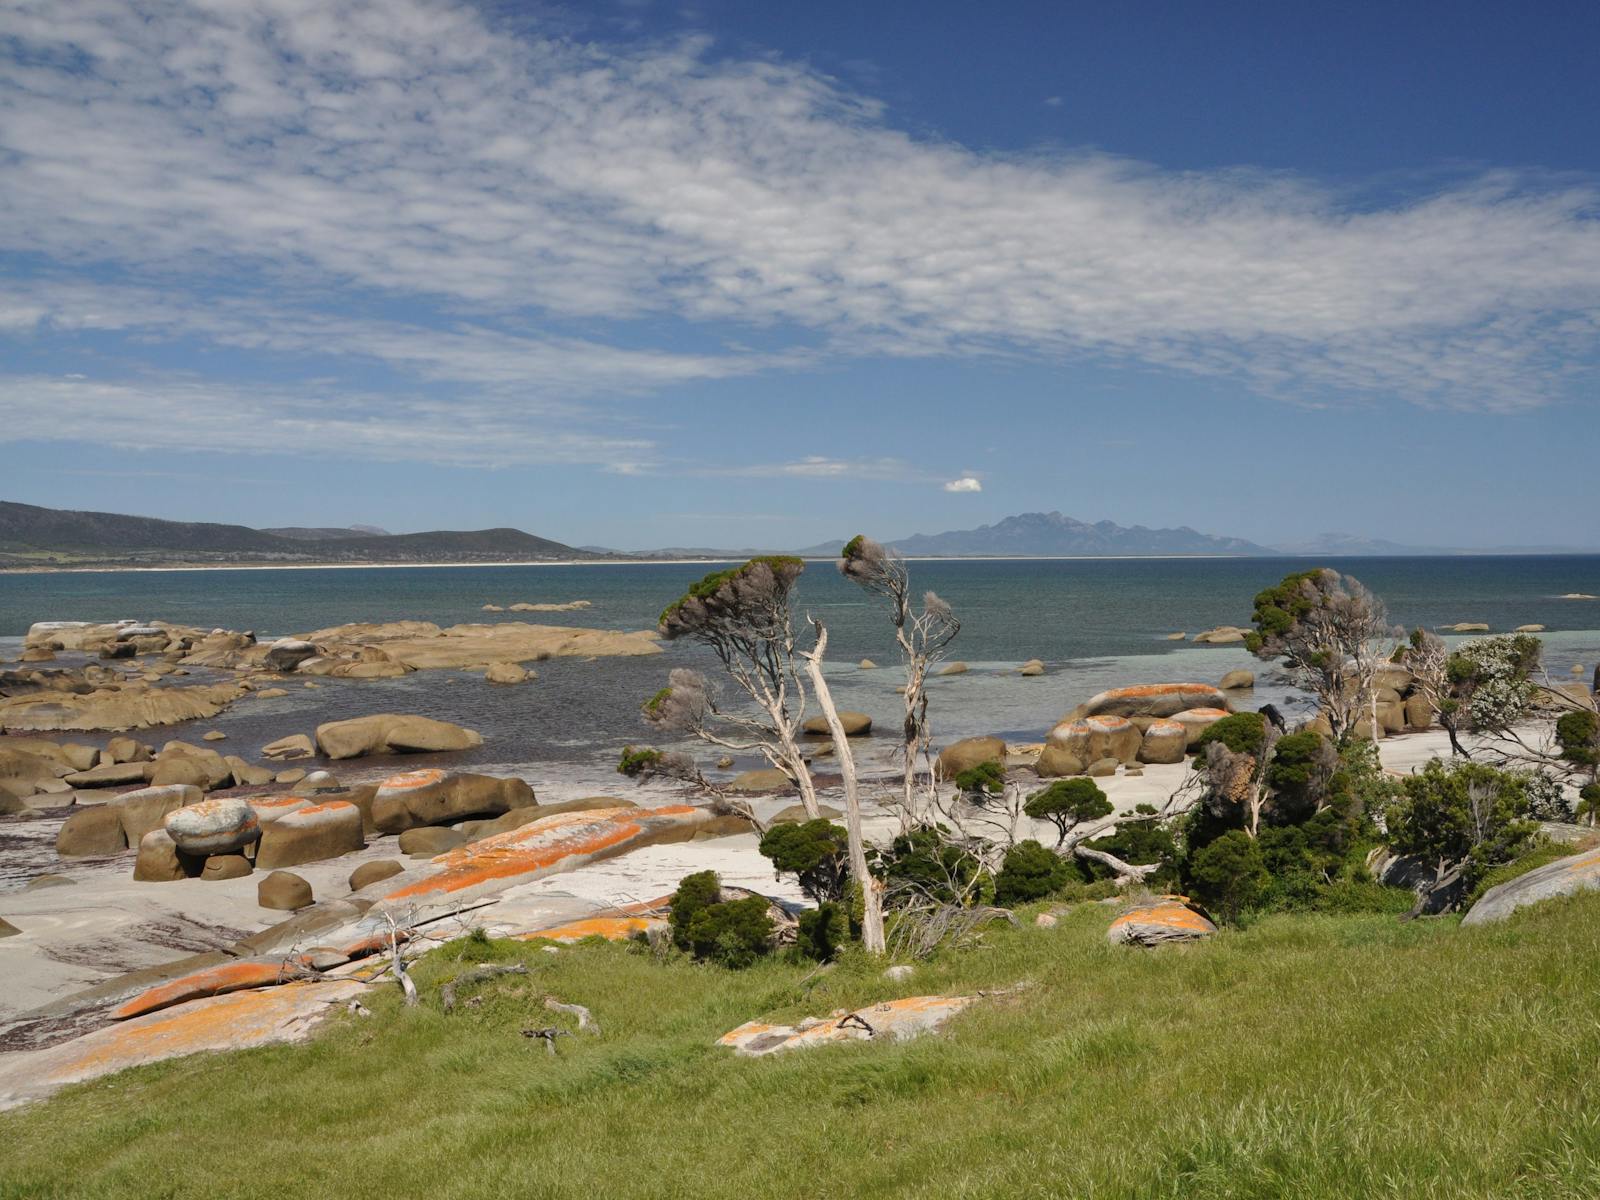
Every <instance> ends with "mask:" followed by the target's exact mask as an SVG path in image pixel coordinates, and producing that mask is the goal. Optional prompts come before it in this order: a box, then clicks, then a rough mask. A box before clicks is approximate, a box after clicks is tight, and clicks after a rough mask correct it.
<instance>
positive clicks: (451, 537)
mask: <svg viewBox="0 0 1600 1200" xmlns="http://www.w3.org/2000/svg"><path fill="white" fill-rule="evenodd" d="M594 557H597V556H596V555H594V554H591V553H589V552H587V551H583V550H576V549H574V548H573V547H571V546H568V545H566V544H564V543H562V542H556V541H552V540H550V539H549V538H542V537H536V536H534V535H533V534H531V533H524V532H523V531H522V530H520V529H508V528H502V529H473V530H451V529H438V530H432V531H429V532H425V533H402V534H390V533H384V532H382V531H381V530H373V531H370V532H369V531H367V530H356V529H323V528H299V527H293V528H291V529H278V530H268V529H251V528H249V527H248V526H245V525H220V524H214V523H211V522H203V521H165V520H160V519H158V518H155V517H136V516H126V515H123V514H120V513H101V512H77V511H71V510H65V509H54V508H41V507H38V506H36V505H32V504H17V503H13V502H11V501H0V566H11V567H20V566H79V567H84V566H131V565H141V566H154V565H160V564H174V565H181V564H213V565H227V564H230V563H239V564H251V563H286V564H290V563H292V564H301V563H304V564H310V563H407V562H413V563H423V562H523V561H541V560H551V559H562V560H564V559H582V558H594Z"/></svg>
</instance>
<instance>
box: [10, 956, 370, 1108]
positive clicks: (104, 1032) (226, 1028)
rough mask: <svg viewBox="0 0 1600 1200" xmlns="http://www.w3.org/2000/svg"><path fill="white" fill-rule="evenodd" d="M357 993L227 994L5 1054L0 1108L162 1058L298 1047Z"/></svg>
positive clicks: (317, 988)
mask: <svg viewBox="0 0 1600 1200" xmlns="http://www.w3.org/2000/svg"><path fill="white" fill-rule="evenodd" d="M364 990H365V986H364V985H363V984H360V983H355V982H329V983H317V984H309V983H291V984H288V985H286V986H284V987H276V988H267V989H254V990H247V991H239V992H233V993H230V994H228V995H221V996H213V997H210V998H208V999H202V1000H195V1001H192V1002H190V1003H188V1004H182V1005H179V1006H177V1007H174V1008H169V1009H165V1010H162V1011H159V1012H153V1013H150V1014H147V1015H146V1016H143V1017H136V1018H133V1019H132V1020H129V1021H125V1022H119V1023H116V1024H112V1025H108V1026H106V1027H104V1028H102V1029H97V1030H95V1031H94V1032H92V1033H88V1034H85V1035H84V1036H83V1037H80V1038H75V1039H73V1040H71V1041H68V1042H62V1043H60V1044H58V1045H54V1046H51V1047H49V1048H47V1049H43V1050H36V1051H29V1052H24V1053H18V1054H8V1055H5V1056H4V1060H5V1061H4V1062H0V1108H10V1107H14V1106H15V1105H17V1104H22V1103H26V1102H28V1101H32V1100H39V1099H42V1098H44V1097H45V1096H48V1095H50V1094H51V1093H52V1092H54V1091H56V1090H58V1089H60V1088H62V1087H65V1086H66V1085H67V1084H70V1083H79V1082H82V1081H83V1080H86V1079H95V1078H98V1077H99V1076H102V1075H109V1074H111V1073H112V1072H114V1071H123V1070H127V1069H128V1068H129V1067H138V1066H144V1065H146V1064H149V1063H154V1062H160V1061H162V1060H163V1059H169V1058H177V1057H180V1056H183V1055H187V1054H197V1053H201V1052H203V1051H213V1050H240V1049H244V1048H246V1047H250V1046H261V1045H266V1044H269V1043H272V1042H291V1041H300V1040H303V1039H304V1038H305V1037H307V1036H309V1034H310V1032H311V1031H312V1030H313V1029H314V1028H315V1027H316V1026H317V1025H318V1024H319V1023H320V1022H321V1021H322V1020H324V1019H325V1018H326V1017H328V1016H330V1015H332V1014H334V1013H337V1012H338V1011H340V1008H341V1007H342V1006H343V1005H345V1004H347V1003H348V1002H349V1001H350V999H351V998H352V997H354V996H356V995H358V994H360V993H361V992H363V991H364Z"/></svg>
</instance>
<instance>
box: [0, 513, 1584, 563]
mask: <svg viewBox="0 0 1600 1200" xmlns="http://www.w3.org/2000/svg"><path fill="white" fill-rule="evenodd" d="M845 540H846V539H845V538H844V537H840V538H838V539H836V540H834V541H831V542H822V543H820V544H818V545H815V546H807V547H804V548H801V549H794V548H792V547H788V548H785V547H766V548H763V549H754V548H746V549H742V550H728V549H712V548H702V547H688V546H674V547H670V548H668V549H663V550H651V551H636V552H633V553H625V552H622V551H617V550H608V549H605V548H604V547H600V546H584V547H573V546H569V545H566V544H565V543H563V542H557V541H552V540H551V539H549V538H542V537H536V536H535V535H533V534H531V533H524V532H523V531H522V530H520V529H507V528H501V529H473V530H449V529H437V530H432V531H430V532H426V533H389V532H387V531H386V530H383V529H379V528H378V527H377V526H374V525H355V526H350V527H348V528H331V527H321V526H279V527H276V528H270V529H252V528H250V527H248V526H245V525H219V524H214V523H211V522H200V521H163V520H158V519H157V518H154V517H133V516H125V515H122V514H118V513H100V512H75V511H71V510H66V509H54V508H40V507H37V506H35V505H32V504H15V503H11V502H8V501H0V567H29V566H33V567H40V566H42V567H92V566H103V567H112V566H158V565H170V566H183V565H227V564H250V563H282V564H288V565H295V564H307V565H309V564H315V563H352V564H354V563H380V564H381V563H432V562H451V563H492V562H550V561H572V560H589V561H597V560H601V559H641V558H667V559H680V558H681V559H735V560H737V559H741V558H749V557H750V556H752V555H754V554H763V553H766V554H770V553H774V552H781V553H789V554H800V555H804V556H805V557H808V558H832V557H834V556H835V555H837V554H838V553H839V548H840V547H841V546H842V545H843V544H844V542H845ZM891 545H893V546H894V547H895V549H897V550H899V551H900V553H901V554H904V555H905V556H907V557H908V558H987V557H993V558H1074V557H1096V558H1140V557H1162V556H1168V557H1171V556H1184V555H1190V556H1196V557H1199V556H1234V557H1272V556H1279V557H1283V556H1287V557H1295V558H1324V557H1326V558H1352V557H1370V556H1375V555H1441V554H1496V553H1500V554H1518V553H1521V554H1592V553H1595V551H1594V550H1583V549H1576V548H1573V547H1563V546H1526V547H1504V548H1501V549H1498V550H1456V549H1444V548H1439V547H1426V546H1405V545H1401V544H1399V543H1397V542H1387V541H1383V540H1381V539H1374V538H1361V537H1355V536H1353V535H1351V534H1342V533H1325V534H1322V535H1320V536H1318V537H1316V538H1312V539H1310V540H1308V541H1305V542H1297V543H1290V544H1284V545H1279V546H1262V545H1258V544H1257V543H1255V542H1250V541H1246V540H1245V539H1243V538H1236V537H1219V536H1216V535H1213V534H1208V533H1200V532H1198V531H1197V530H1194V529H1190V528H1189V527H1188V526H1179V527H1178V528H1176V529H1150V528H1147V527H1145V526H1143V525H1133V526H1124V525H1118V524H1116V523H1115V522H1112V521H1097V522H1095V523H1094V524H1092V525H1091V524H1088V523H1086V522H1084V521H1077V520H1074V519H1073V518H1071V517H1067V516H1063V515H1062V514H1061V513H1058V512H1049V513H1039V512H1035V513H1021V514H1019V515H1017V516H1014V517H1006V518H1005V519H1004V520H1002V521H997V522H995V523H994V524H993V525H981V526H979V527H978V528H977V529H957V530H949V531H947V532H945V533H932V534H927V533H919V534H915V535H913V536H911V537H907V538H902V539H900V540H899V541H897V542H893V543H891Z"/></svg>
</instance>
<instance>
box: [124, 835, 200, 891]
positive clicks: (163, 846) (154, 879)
mask: <svg viewBox="0 0 1600 1200" xmlns="http://www.w3.org/2000/svg"><path fill="white" fill-rule="evenodd" d="M188 877H189V872H188V869H187V864H186V863H185V862H184V861H183V859H182V858H181V857H180V856H179V854H178V844H177V843H176V842H174V841H173V840H172V835H171V834H169V833H168V832H167V831H166V830H165V829H152V830H151V831H150V832H149V833H147V834H145V835H144V837H142V838H140V839H139V857H138V859H136V860H135V862H134V864H133V878H134V879H135V881H137V882H139V883H177V882H178V880H180V879H187V878H188Z"/></svg>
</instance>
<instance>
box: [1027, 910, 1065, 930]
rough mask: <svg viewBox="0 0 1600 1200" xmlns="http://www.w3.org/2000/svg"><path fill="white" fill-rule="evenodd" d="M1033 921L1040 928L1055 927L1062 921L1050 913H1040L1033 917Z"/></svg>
mask: <svg viewBox="0 0 1600 1200" xmlns="http://www.w3.org/2000/svg"><path fill="white" fill-rule="evenodd" d="M1033 923H1034V924H1035V925H1037V926H1038V927H1039V928H1040V929H1054V928H1055V927H1056V926H1057V925H1059V924H1061V922H1060V921H1059V920H1058V919H1057V918H1056V917H1055V916H1053V915H1051V914H1050V913H1040V914H1039V915H1038V916H1037V917H1035V918H1034V919H1033Z"/></svg>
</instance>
